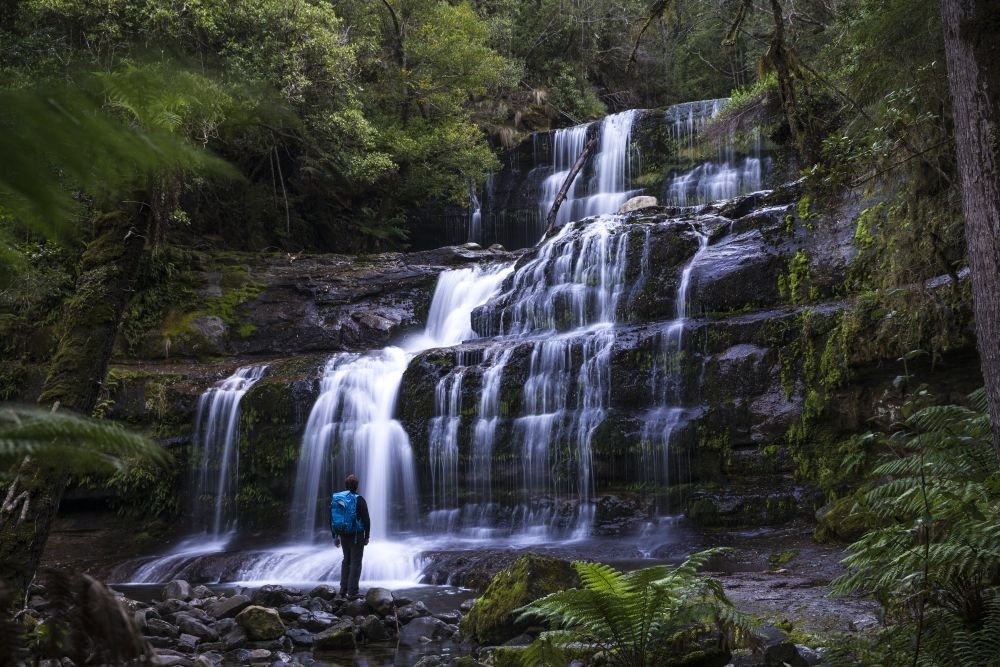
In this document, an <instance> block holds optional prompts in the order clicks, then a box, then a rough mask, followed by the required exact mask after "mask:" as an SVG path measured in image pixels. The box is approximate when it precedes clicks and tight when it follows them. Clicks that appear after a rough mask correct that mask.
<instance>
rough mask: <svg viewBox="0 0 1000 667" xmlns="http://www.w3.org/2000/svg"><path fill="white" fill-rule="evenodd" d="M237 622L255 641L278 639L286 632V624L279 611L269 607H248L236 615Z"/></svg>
mask: <svg viewBox="0 0 1000 667" xmlns="http://www.w3.org/2000/svg"><path fill="white" fill-rule="evenodd" d="M236 622H237V623H238V624H239V625H240V627H242V628H243V629H244V630H245V631H246V634H247V637H248V638H249V639H251V640H253V641H267V640H270V639H277V638H278V637H280V636H281V635H283V634H284V633H285V624H284V623H282V622H281V617H280V616H279V615H278V612H277V611H276V610H274V609H270V608H268V607H261V606H257V605H253V606H250V607H247V608H246V609H244V610H243V611H241V612H240V613H239V614H238V615H237V616H236Z"/></svg>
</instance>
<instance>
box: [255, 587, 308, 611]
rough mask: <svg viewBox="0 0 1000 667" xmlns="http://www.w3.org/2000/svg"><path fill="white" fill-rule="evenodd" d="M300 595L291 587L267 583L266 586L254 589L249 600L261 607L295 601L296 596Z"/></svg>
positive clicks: (278, 605)
mask: <svg viewBox="0 0 1000 667" xmlns="http://www.w3.org/2000/svg"><path fill="white" fill-rule="evenodd" d="M300 596H301V594H300V593H299V592H298V591H297V590H295V589H293V588H285V587H284V586H278V585H275V584H268V585H267V586H261V587H260V588H258V589H257V590H256V591H254V594H253V596H252V597H251V598H250V600H251V602H253V603H254V604H255V605H260V606H262V607H281V606H283V605H286V604H291V603H292V602H295V601H296V598H298V597H300Z"/></svg>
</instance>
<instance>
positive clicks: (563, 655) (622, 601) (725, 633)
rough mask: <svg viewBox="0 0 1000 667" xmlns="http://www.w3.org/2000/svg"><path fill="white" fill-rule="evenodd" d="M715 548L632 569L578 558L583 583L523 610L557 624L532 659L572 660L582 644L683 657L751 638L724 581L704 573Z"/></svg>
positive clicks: (652, 657) (633, 661)
mask: <svg viewBox="0 0 1000 667" xmlns="http://www.w3.org/2000/svg"><path fill="white" fill-rule="evenodd" d="M716 553H717V551H716V550H709V551H702V552H699V553H696V554H694V555H692V556H690V557H689V558H688V559H687V560H685V561H684V562H683V563H681V564H680V565H678V566H676V567H670V566H667V565H660V566H656V567H648V568H644V569H642V570H634V571H632V572H627V573H622V572H620V571H618V570H616V569H615V568H613V567H611V566H610V565H604V564H601V563H586V562H574V563H573V567H574V568H576V571H577V573H578V574H579V576H580V582H581V584H582V586H581V587H580V588H571V589H568V590H564V591H559V592H557V593H552V594H551V595H548V596H546V597H544V598H541V599H540V600H536V601H535V602H533V603H531V604H529V605H527V606H526V607H524V608H523V609H522V610H521V611H522V617H527V618H532V619H541V620H544V621H545V622H547V623H548V624H549V625H550V627H552V628H553V629H552V630H549V631H548V632H543V633H542V634H541V635H540V636H539V637H538V638H537V639H536V640H535V641H534V642H533V643H532V645H531V646H530V647H529V648H528V649H527V651H526V653H525V655H524V662H525V664H528V665H563V664H569V663H570V662H572V661H573V660H574V659H575V658H577V657H579V656H580V655H581V651H582V654H583V655H590V656H592V657H593V658H594V659H597V660H600V661H601V664H607V665H622V666H623V667H624V666H631V667H646V666H647V665H650V666H651V665H665V664H672V661H675V662H677V663H678V664H680V663H681V662H683V656H685V655H686V654H688V653H689V652H692V651H697V652H699V653H708V654H711V653H712V652H713V651H717V652H719V653H721V652H722V651H724V650H725V649H727V648H728V647H731V646H734V645H735V644H736V643H737V642H748V641H751V640H752V637H753V627H752V624H751V623H750V622H749V620H748V619H746V618H744V617H743V616H741V615H740V614H739V613H738V612H737V611H735V610H734V609H733V607H732V604H731V603H730V602H729V600H728V599H727V598H726V596H725V594H724V593H723V591H722V585H721V584H720V583H719V582H718V581H715V580H714V579H711V578H709V577H705V576H702V575H699V574H698V571H699V570H700V569H701V568H703V567H704V565H705V563H706V562H707V561H708V559H709V558H711V557H712V556H713V555H715V554H716Z"/></svg>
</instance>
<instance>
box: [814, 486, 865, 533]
mask: <svg viewBox="0 0 1000 667" xmlns="http://www.w3.org/2000/svg"><path fill="white" fill-rule="evenodd" d="M816 520H817V521H818V525H817V526H816V530H815V531H814V532H813V537H815V538H816V540H817V541H819V542H854V541H855V540H857V539H858V538H860V537H861V535H862V534H863V533H864V532H865V530H867V529H868V528H869V527H870V526H871V517H870V516H869V515H868V514H867V513H865V512H864V511H862V510H860V509H859V508H858V507H856V505H855V501H854V497H853V496H848V497H846V498H840V499H839V500H836V501H834V502H832V503H830V504H828V505H824V506H823V507H821V508H819V509H818V510H817V511H816Z"/></svg>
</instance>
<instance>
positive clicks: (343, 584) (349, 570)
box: [340, 533, 365, 595]
mask: <svg viewBox="0 0 1000 667" xmlns="http://www.w3.org/2000/svg"><path fill="white" fill-rule="evenodd" d="M340 548H341V549H343V550H344V562H343V563H342V564H341V566H340V594H341V595H357V593H358V581H360V580H361V559H362V557H364V555H365V537H364V535H353V534H351V533H347V534H345V535H341V536H340Z"/></svg>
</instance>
